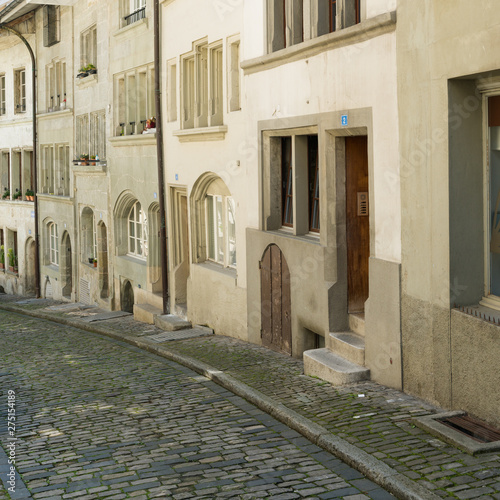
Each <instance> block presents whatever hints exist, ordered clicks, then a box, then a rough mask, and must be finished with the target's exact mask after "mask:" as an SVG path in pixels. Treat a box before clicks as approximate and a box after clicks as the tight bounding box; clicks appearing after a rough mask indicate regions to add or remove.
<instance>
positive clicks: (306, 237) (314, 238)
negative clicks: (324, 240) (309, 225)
mask: <svg viewBox="0 0 500 500" xmlns="http://www.w3.org/2000/svg"><path fill="white" fill-rule="evenodd" d="M265 232H266V233H270V234H276V235H278V236H281V237H286V238H293V239H295V240H301V241H303V242H306V243H312V244H314V245H320V233H306V234H294V233H293V229H292V228H289V227H281V228H280V229H270V230H268V231H265Z"/></svg>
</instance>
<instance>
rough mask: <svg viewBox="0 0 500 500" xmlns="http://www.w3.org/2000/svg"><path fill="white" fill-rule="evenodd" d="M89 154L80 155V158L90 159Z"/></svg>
mask: <svg viewBox="0 0 500 500" xmlns="http://www.w3.org/2000/svg"><path fill="white" fill-rule="evenodd" d="M88 159H89V155H80V160H88Z"/></svg>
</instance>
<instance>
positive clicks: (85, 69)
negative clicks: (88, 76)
mask: <svg viewBox="0 0 500 500" xmlns="http://www.w3.org/2000/svg"><path fill="white" fill-rule="evenodd" d="M78 71H79V72H80V73H87V66H82V67H81V68H80V69H79V70H78Z"/></svg>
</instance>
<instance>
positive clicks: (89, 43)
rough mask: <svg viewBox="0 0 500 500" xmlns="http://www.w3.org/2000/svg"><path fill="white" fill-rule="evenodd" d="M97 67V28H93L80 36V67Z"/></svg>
mask: <svg viewBox="0 0 500 500" xmlns="http://www.w3.org/2000/svg"><path fill="white" fill-rule="evenodd" d="M89 64H92V65H93V66H95V67H97V27H96V26H92V27H91V28H89V29H87V30H85V31H83V32H82V34H81V35H80V65H81V67H82V68H85V67H87V66H88V65H89Z"/></svg>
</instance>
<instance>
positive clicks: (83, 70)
mask: <svg viewBox="0 0 500 500" xmlns="http://www.w3.org/2000/svg"><path fill="white" fill-rule="evenodd" d="M86 76H89V73H88V71H87V66H82V67H81V68H80V69H79V70H78V74H77V75H76V77H77V78H85V77H86Z"/></svg>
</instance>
